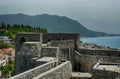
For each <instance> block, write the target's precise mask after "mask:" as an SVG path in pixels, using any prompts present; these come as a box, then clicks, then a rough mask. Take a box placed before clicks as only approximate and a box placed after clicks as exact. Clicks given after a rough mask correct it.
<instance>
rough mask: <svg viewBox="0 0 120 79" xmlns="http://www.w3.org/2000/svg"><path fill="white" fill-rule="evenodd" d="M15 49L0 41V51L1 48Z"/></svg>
mask: <svg viewBox="0 0 120 79" xmlns="http://www.w3.org/2000/svg"><path fill="white" fill-rule="evenodd" d="M10 47H12V48H15V47H14V45H11V44H8V43H5V42H3V41H0V49H3V48H10Z"/></svg>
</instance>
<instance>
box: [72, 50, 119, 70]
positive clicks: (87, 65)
mask: <svg viewBox="0 0 120 79" xmlns="http://www.w3.org/2000/svg"><path fill="white" fill-rule="evenodd" d="M74 62H76V63H78V64H79V67H80V68H79V67H78V66H77V65H76V66H75V65H74V64H73V66H75V67H76V68H78V69H79V70H80V71H83V72H91V69H92V67H93V66H94V65H95V64H96V63H98V62H108V63H120V57H110V56H93V55H84V54H80V53H79V52H77V51H75V52H74Z"/></svg>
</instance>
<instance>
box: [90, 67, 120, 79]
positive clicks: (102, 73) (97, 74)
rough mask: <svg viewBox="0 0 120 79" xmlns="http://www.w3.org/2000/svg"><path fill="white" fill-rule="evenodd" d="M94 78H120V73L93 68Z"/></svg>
mask: <svg viewBox="0 0 120 79" xmlns="http://www.w3.org/2000/svg"><path fill="white" fill-rule="evenodd" d="M92 74H93V76H92V79H120V73H117V72H112V71H106V70H97V69H93V71H92Z"/></svg>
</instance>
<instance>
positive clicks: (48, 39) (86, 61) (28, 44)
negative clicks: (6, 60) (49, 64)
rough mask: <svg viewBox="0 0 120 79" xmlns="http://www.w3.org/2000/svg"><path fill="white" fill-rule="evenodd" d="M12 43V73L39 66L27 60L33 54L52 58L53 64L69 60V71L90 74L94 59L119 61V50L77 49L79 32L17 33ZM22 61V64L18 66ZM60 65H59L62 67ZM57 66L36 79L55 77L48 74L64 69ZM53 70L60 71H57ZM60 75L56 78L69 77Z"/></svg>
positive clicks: (98, 60)
mask: <svg viewBox="0 0 120 79" xmlns="http://www.w3.org/2000/svg"><path fill="white" fill-rule="evenodd" d="M32 36H33V37H32ZM32 38H33V39H32ZM24 42H25V43H24ZM43 44H44V45H43ZM23 45H24V46H23ZM16 46H17V48H16V55H17V56H16V65H15V71H16V74H18V73H21V72H24V71H26V70H29V69H32V68H34V67H36V66H39V65H40V64H37V65H36V60H34V61H33V60H31V58H34V57H38V58H41V57H46V56H47V57H55V58H56V60H57V63H58V62H59V63H58V64H60V63H62V64H63V63H65V62H66V61H70V62H71V64H72V71H73V72H89V73H92V68H93V66H94V65H95V64H96V63H98V62H103V63H104V62H105V63H120V51H119V50H98V49H97V50H95V49H82V48H79V46H80V35H79V34H77V33H76V34H75V33H74V34H72V33H70V34H67V33H56V34H55V33H48V34H37V33H36V34H33V33H27V34H26V33H25V34H24V33H23V34H18V35H17V42H16ZM22 46H23V47H22ZM24 61H25V62H26V63H25V62H24ZM22 63H25V64H24V65H22ZM37 63H40V62H37ZM62 64H61V65H62ZM58 66H59V65H58ZM64 66H65V65H63V67H64ZM69 66H70V64H69ZM60 67H61V68H62V66H60ZM65 67H66V66H65ZM26 68H27V69H26ZM61 68H55V69H54V68H52V69H53V70H52V69H51V70H50V71H47V72H46V73H47V74H46V73H43V74H42V76H41V75H38V76H37V77H36V78H38V79H41V78H43V77H45V78H48V79H57V78H58V77H55V78H53V77H52V75H53V74H54V75H57V74H58V75H59V74H60V73H61V72H64V70H66V69H64V68H63V71H62V70H61ZM21 69H23V70H21ZM56 71H58V72H60V73H57V72H56ZM54 72H56V73H54ZM67 72H68V71H67V70H66V73H67ZM71 73H72V72H70V73H69V74H71ZM63 75H64V74H63ZM63 75H62V76H63ZM62 76H61V77H60V79H69V78H66V77H65V78H63V77H62ZM69 76H70V75H69ZM72 79H73V78H72Z"/></svg>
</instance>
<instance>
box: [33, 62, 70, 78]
mask: <svg viewBox="0 0 120 79" xmlns="http://www.w3.org/2000/svg"><path fill="white" fill-rule="evenodd" d="M71 76H72V65H71V63H70V61H66V62H64V63H62V64H61V65H59V66H57V67H55V68H53V69H51V70H49V71H47V72H45V73H43V74H40V75H39V76H37V77H34V78H33V79H70V77H71Z"/></svg>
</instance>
